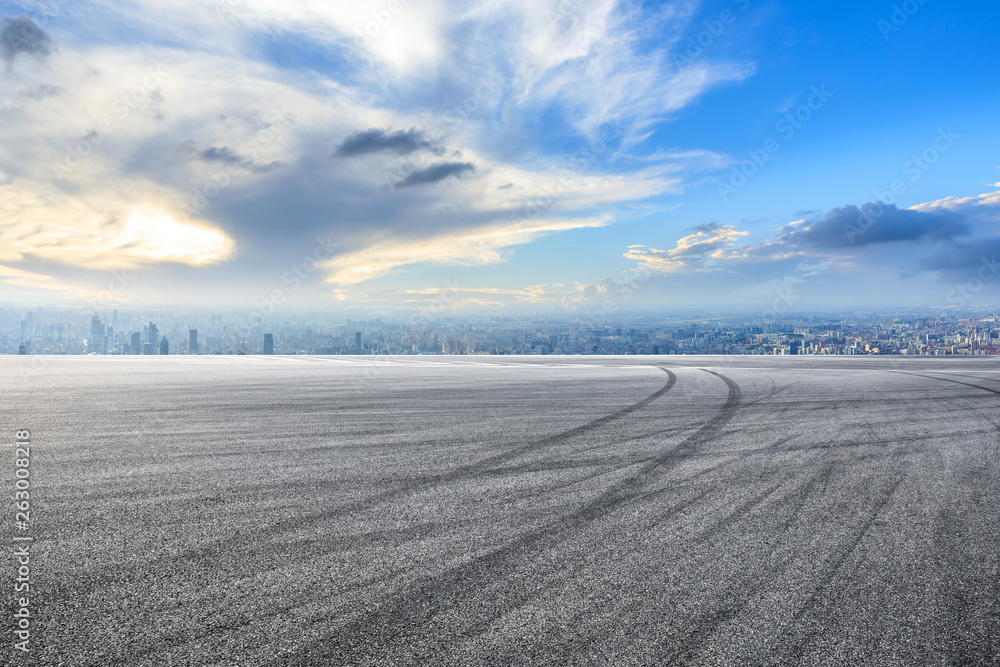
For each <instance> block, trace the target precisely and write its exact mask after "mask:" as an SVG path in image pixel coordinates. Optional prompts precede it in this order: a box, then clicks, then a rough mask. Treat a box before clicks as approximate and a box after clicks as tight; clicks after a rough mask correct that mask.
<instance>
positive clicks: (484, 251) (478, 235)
mask: <svg viewBox="0 0 1000 667" xmlns="http://www.w3.org/2000/svg"><path fill="white" fill-rule="evenodd" d="M608 222H609V219H608V218H585V219H579V220H549V221H544V222H537V223H530V224H525V225H521V224H507V225H503V226H497V227H489V228H485V229H475V230H468V231H464V230H463V231H461V232H455V233H451V234H446V235H442V236H437V237H433V238H426V239H417V240H406V239H392V240H386V241H381V242H378V243H375V244H373V245H371V246H368V247H366V248H364V249H361V250H357V251H354V252H350V253H345V254H343V255H340V256H338V257H335V258H333V259H331V260H328V261H326V262H324V263H323V265H322V266H323V268H324V269H326V270H327V271H329V275H328V277H327V278H326V281H327V282H328V283H333V284H335V285H353V284H357V283H360V282H364V281H366V280H372V279H374V278H379V277H381V276H384V275H386V274H388V273H390V272H391V271H393V270H395V269H397V268H399V267H403V266H409V265H414V264H438V265H452V266H455V265H462V266H474V265H483V264H495V263H497V262H501V261H503V259H504V253H503V251H504V250H505V249H506V248H510V247H513V246H517V245H522V244H525V243H528V242H530V241H532V240H534V239H536V238H539V237H541V236H544V235H547V234H552V233H555V232H564V231H567V230H571V229H583V228H588V227H602V226H604V225H605V224H607V223H608Z"/></svg>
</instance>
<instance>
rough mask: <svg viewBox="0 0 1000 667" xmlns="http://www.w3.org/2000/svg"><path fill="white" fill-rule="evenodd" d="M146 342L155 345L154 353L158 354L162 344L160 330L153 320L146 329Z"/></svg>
mask: <svg viewBox="0 0 1000 667" xmlns="http://www.w3.org/2000/svg"><path fill="white" fill-rule="evenodd" d="M146 342H147V343H149V344H150V345H152V346H153V354H156V349H157V348H159V346H160V330H159V329H157V328H156V325H155V324H153V323H152V322H150V323H149V328H148V329H147V330H146Z"/></svg>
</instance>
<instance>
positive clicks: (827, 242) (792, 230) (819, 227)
mask: <svg viewBox="0 0 1000 667" xmlns="http://www.w3.org/2000/svg"><path fill="white" fill-rule="evenodd" d="M970 231H971V229H970V226H969V224H968V223H967V222H966V221H965V218H964V216H962V215H960V214H958V213H952V212H950V211H941V212H924V211H911V210H909V209H899V208H897V207H896V206H895V205H894V204H889V205H886V204H883V203H881V202H875V203H869V204H864V205H862V206H861V208H858V207H857V206H844V207H843V208H835V209H833V210H831V211H830V212H829V213H827V214H826V215H824V216H822V217H819V218H814V219H812V220H808V221H806V222H805V223H800V224H797V225H789V226H788V227H785V229H784V233H783V234H782V235H781V237H780V240H781V241H782V242H785V243H789V244H793V245H798V246H802V247H810V248H857V247H861V246H866V245H873V244H876V243H893V242H896V241H918V240H921V239H931V240H935V241H949V240H951V239H954V238H955V237H957V236H963V235H965V234H969V233H970Z"/></svg>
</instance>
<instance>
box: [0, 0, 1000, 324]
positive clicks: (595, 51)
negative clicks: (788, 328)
mask: <svg viewBox="0 0 1000 667" xmlns="http://www.w3.org/2000/svg"><path fill="white" fill-rule="evenodd" d="M998 17H1000V7H998V6H997V5H996V3H987V2H978V1H976V2H965V3H944V2H941V0H907V1H906V2H888V1H887V2H878V1H875V2H872V1H871V0H868V1H866V2H853V1H850V0H847V1H844V2H840V3H804V2H790V1H787V0H786V1H783V2H778V1H767V0H718V1H715V2H614V1H603V0H589V1H584V0H530V1H529V0H503V1H500V0H469V1H466V2H440V1H433V0H374V1H372V2H365V1H358V0H355V1H352V2H350V3H342V2H317V1H314V2H298V1H295V0H282V1H280V2H279V1H275V0H208V1H205V0H201V1H197V2H196V1H194V0H176V1H173V2H161V1H157V2H153V1H152V0H114V2H111V1H110V0H107V1H103V0H73V1H72V2H70V1H69V0H42V1H37V2H36V1H34V0H31V1H24V2H9V1H6V0H0V60H2V62H0V81H2V85H0V133H2V142H0V302H6V303H17V304H29V305H62V306H80V307H86V308H91V307H93V308H95V309H100V308H110V307H121V308H129V307H170V306H181V305H183V306H186V307H187V306H200V307H207V308H213V307H214V308H221V307H226V308H237V309H242V308H246V309H247V310H248V311H252V312H257V313H258V314H259V315H260V316H262V317H271V316H274V315H276V314H279V313H281V312H283V311H289V310H292V309H299V308H307V309H313V310H316V309H322V310H327V311H331V312H338V311H343V312H351V313H369V314H379V315H382V314H394V313H407V312H409V313H413V312H418V311H419V312H424V313H427V312H435V313H447V314H455V315H462V314H470V315H472V314H477V315H481V314H498V315H508V314H519V313H531V314H565V313H579V312H591V311H594V310H595V309H600V310H603V311H604V312H608V313H611V312H624V311H628V310H630V309H643V310H649V309H653V310H660V311H663V312H671V311H672V310H677V309H688V310H689V309H704V310H706V311H711V312H718V311H727V310H728V311H765V310H768V309H770V310H771V311H773V312H779V313H784V312H790V313H791V312H796V311H798V310H803V309H810V310H814V309H857V308H868V307H919V308H966V307H983V306H993V305H996V304H998V303H1000V265H998V264H997V255H1000V127H998V119H1000V67H997V63H998V62H1000V38H998V37H997V35H1000V20H998Z"/></svg>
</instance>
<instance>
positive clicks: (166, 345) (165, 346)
mask: <svg viewBox="0 0 1000 667" xmlns="http://www.w3.org/2000/svg"><path fill="white" fill-rule="evenodd" d="M160 354H170V342H169V341H168V340H167V337H166V336H164V337H163V340H161V341H160Z"/></svg>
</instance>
